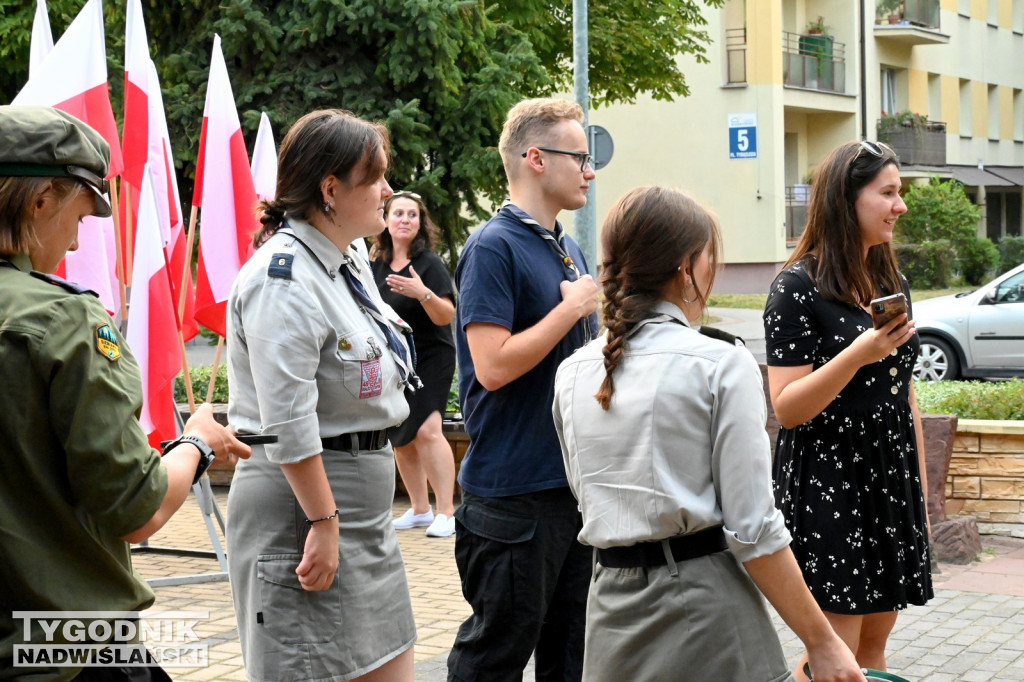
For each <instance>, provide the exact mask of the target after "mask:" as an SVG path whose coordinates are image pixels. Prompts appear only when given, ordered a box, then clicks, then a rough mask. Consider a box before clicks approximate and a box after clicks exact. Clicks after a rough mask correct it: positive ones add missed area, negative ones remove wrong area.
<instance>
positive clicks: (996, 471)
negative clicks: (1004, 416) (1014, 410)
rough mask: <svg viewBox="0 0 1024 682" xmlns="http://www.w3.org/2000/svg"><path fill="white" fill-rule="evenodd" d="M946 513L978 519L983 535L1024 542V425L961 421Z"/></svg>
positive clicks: (1009, 422)
mask: <svg viewBox="0 0 1024 682" xmlns="http://www.w3.org/2000/svg"><path fill="white" fill-rule="evenodd" d="M946 513H947V514H948V515H949V516H955V515H961V516H973V517H974V518H975V519H977V521H978V528H979V529H980V530H981V532H982V533H995V534H1002V535H1014V536H1017V537H1024V422H1019V421H981V420H974V419H962V420H960V422H959V424H958V426H957V433H956V438H955V439H954V441H953V456H952V458H951V459H950V463H949V475H948V476H947V477H946Z"/></svg>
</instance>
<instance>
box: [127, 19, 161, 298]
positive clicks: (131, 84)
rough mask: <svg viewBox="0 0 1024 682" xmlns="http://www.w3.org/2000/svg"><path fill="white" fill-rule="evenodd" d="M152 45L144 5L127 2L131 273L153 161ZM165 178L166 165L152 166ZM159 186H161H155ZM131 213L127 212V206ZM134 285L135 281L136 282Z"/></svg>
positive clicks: (128, 236)
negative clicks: (145, 174)
mask: <svg viewBox="0 0 1024 682" xmlns="http://www.w3.org/2000/svg"><path fill="white" fill-rule="evenodd" d="M149 62H150V58H149V43H148V42H147V40H146V25H145V23H144V22H143V20H142V1H141V0H128V6H127V8H126V17H125V40H124V134H123V137H122V140H123V143H124V144H122V146H121V148H122V149H123V150H124V172H122V173H121V180H122V184H121V196H120V197H119V199H120V202H121V205H120V206H119V207H118V210H119V211H120V215H121V243H122V244H124V245H125V248H124V251H125V252H124V263H123V265H124V267H125V272H128V269H127V268H128V267H129V264H130V263H131V261H132V255H131V254H130V253H129V246H128V245H130V244H131V245H134V243H135V221H136V216H137V215H138V211H139V194H140V192H141V190H142V169H143V168H144V167H145V165H146V162H147V161H150V160H151V159H150V130H149V92H150V89H151V87H150V82H149ZM152 167H153V168H159V169H160V172H161V174H162V172H163V164H162V163H161V164H159V166H157V165H155V164H154V165H153V166H152ZM156 186H159V183H156ZM129 203H130V204H131V210H128V204H129ZM133 281H134V280H133Z"/></svg>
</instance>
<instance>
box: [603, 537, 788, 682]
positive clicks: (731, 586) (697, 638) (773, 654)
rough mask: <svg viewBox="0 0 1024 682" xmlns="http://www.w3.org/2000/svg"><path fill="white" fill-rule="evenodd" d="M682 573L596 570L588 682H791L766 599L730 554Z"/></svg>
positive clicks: (692, 563) (691, 564)
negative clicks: (674, 681)
mask: <svg viewBox="0 0 1024 682" xmlns="http://www.w3.org/2000/svg"><path fill="white" fill-rule="evenodd" d="M676 570H677V571H678V574H677V575H672V571H670V569H669V567H667V566H659V567H656V568H608V567H606V566H601V565H598V566H596V567H595V570H594V579H593V582H592V583H591V585H590V594H589V596H588V598H587V630H586V648H585V650H584V654H583V679H584V680H585V681H588V680H589V681H598V680H610V681H614V682H620V681H621V680H650V681H652V682H653V681H655V680H665V681H666V682H667V681H669V680H716V681H719V680H721V681H722V682H726V681H733V682H739V681H741V680H742V682H779V681H781V680H792V679H793V677H792V674H791V672H790V671H789V670H788V668H787V667H786V659H785V657H784V656H783V653H782V646H781V645H780V644H779V637H778V635H776V634H775V628H774V627H773V626H772V621H771V618H770V617H769V615H768V610H767V608H766V607H765V604H764V597H762V596H761V593H760V592H759V591H758V589H757V587H755V586H754V584H753V583H752V582H751V580H750V578H749V577H748V576H747V574H746V572H745V571H744V570H743V569H742V568H741V567H740V565H739V564H738V563H737V561H736V559H735V558H734V557H733V556H732V554H730V553H729V552H718V553H716V554H709V555H707V556H703V557H699V558H697V559H690V560H687V561H680V562H679V563H677V564H676Z"/></svg>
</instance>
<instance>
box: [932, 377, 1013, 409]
mask: <svg viewBox="0 0 1024 682" xmlns="http://www.w3.org/2000/svg"><path fill="white" fill-rule="evenodd" d="M914 393H915V394H916V395H917V404H918V406H919V407H920V408H921V412H930V413H932V414H955V415H956V416H957V417H959V418H960V419H1024V380H1021V379H1011V380H1009V381H994V382H987V381H915V382H914Z"/></svg>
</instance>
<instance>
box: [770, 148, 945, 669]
mask: <svg viewBox="0 0 1024 682" xmlns="http://www.w3.org/2000/svg"><path fill="white" fill-rule="evenodd" d="M899 190H900V175H899V160H898V158H897V157H896V155H895V153H893V151H892V150H891V149H889V147H887V146H885V145H884V144H876V143H872V142H850V143H847V144H844V145H841V146H839V147H837V148H836V149H834V150H833V151H832V152H831V153H830V154H829V155H828V156H827V157H826V158H825V160H824V161H822V162H821V165H820V166H819V171H818V176H817V179H816V181H815V183H814V188H813V191H812V194H811V203H810V210H809V214H808V220H807V229H806V230H805V231H804V234H803V237H802V238H801V240H800V243H799V244H798V245H797V248H796V250H795V252H794V253H793V256H792V257H791V258H790V259H789V261H788V262H787V263H786V267H785V268H784V269H783V271H782V272H781V273H779V276H778V277H777V278H776V279H775V282H774V283H773V284H772V287H771V291H770V293H769V295H768V303H767V306H766V308H765V313H764V326H765V338H766V340H767V362H768V379H769V384H770V391H771V399H772V405H773V407H774V408H775V413H776V415H777V417H778V419H779V422H780V423H781V424H782V428H781V429H780V431H779V439H778V445H777V448H776V454H775V463H774V477H775V495H776V504H777V505H778V507H779V508H780V509H781V510H782V512H783V514H784V515H785V517H786V523H787V525H788V527H789V529H790V532H791V533H792V534H793V545H792V547H793V551H794V552H795V553H796V556H797V560H798V561H799V562H800V565H801V568H802V569H803V573H804V579H805V580H806V581H807V584H808V586H809V587H810V589H811V593H812V594H813V595H814V597H815V599H817V601H818V604H819V605H820V606H821V608H822V610H823V611H825V612H826V614H825V615H826V616H828V618H829V621H830V622H831V623H832V627H833V628H834V629H835V630H836V632H837V633H838V634H839V636H840V637H842V638H843V640H844V641H845V642H846V643H847V644H848V645H849V647H850V649H852V650H853V652H854V654H856V656H857V661H858V662H859V663H860V664H861V665H862V666H864V667H869V668H875V669H879V670H884V669H885V644H886V640H887V639H888V636H889V632H890V631H891V630H892V627H893V625H895V623H896V615H897V612H898V611H899V610H901V609H904V608H906V607H907V606H908V604H924V603H925V602H926V601H927V600H928V599H930V598H931V597H932V583H931V573H930V559H929V549H928V521H927V517H926V512H925V503H924V493H923V491H924V490H925V489H926V487H927V486H926V482H925V471H924V447H923V439H922V437H921V427H920V425H921V421H920V414H919V412H918V408H917V400H916V398H915V397H914V388H913V385H912V383H911V370H912V369H913V366H914V358H915V357H916V356H917V351H918V347H919V346H920V342H919V340H918V338H917V336H916V334H915V333H914V323H913V322H912V321H911V320H910V318H911V317H913V311H912V309H910V308H909V302H910V289H909V287H908V286H907V282H906V279H905V278H904V277H903V276H902V275H901V274H900V273H899V271H898V270H897V267H896V259H895V257H894V255H893V253H892V250H891V248H890V246H889V242H891V241H892V234H893V226H894V224H895V222H896V219H897V218H898V217H899V216H900V215H901V214H903V213H905V212H906V210H907V207H906V204H904V203H903V200H902V199H901V198H900V195H899ZM900 291H902V292H903V293H904V294H905V295H906V297H907V302H908V311H909V315H900V316H898V317H897V318H896V319H894V320H892V321H891V322H889V323H888V324H887V325H885V326H884V327H882V328H881V329H878V330H875V329H873V326H872V320H871V314H870V313H869V311H868V302H869V301H870V300H871V299H873V298H878V297H879V296H884V295H889V294H893V293H897V292H900ZM802 664H803V661H801V664H800V665H798V669H799V668H801V667H802ZM798 679H802V677H801V672H800V671H799V670H798Z"/></svg>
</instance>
